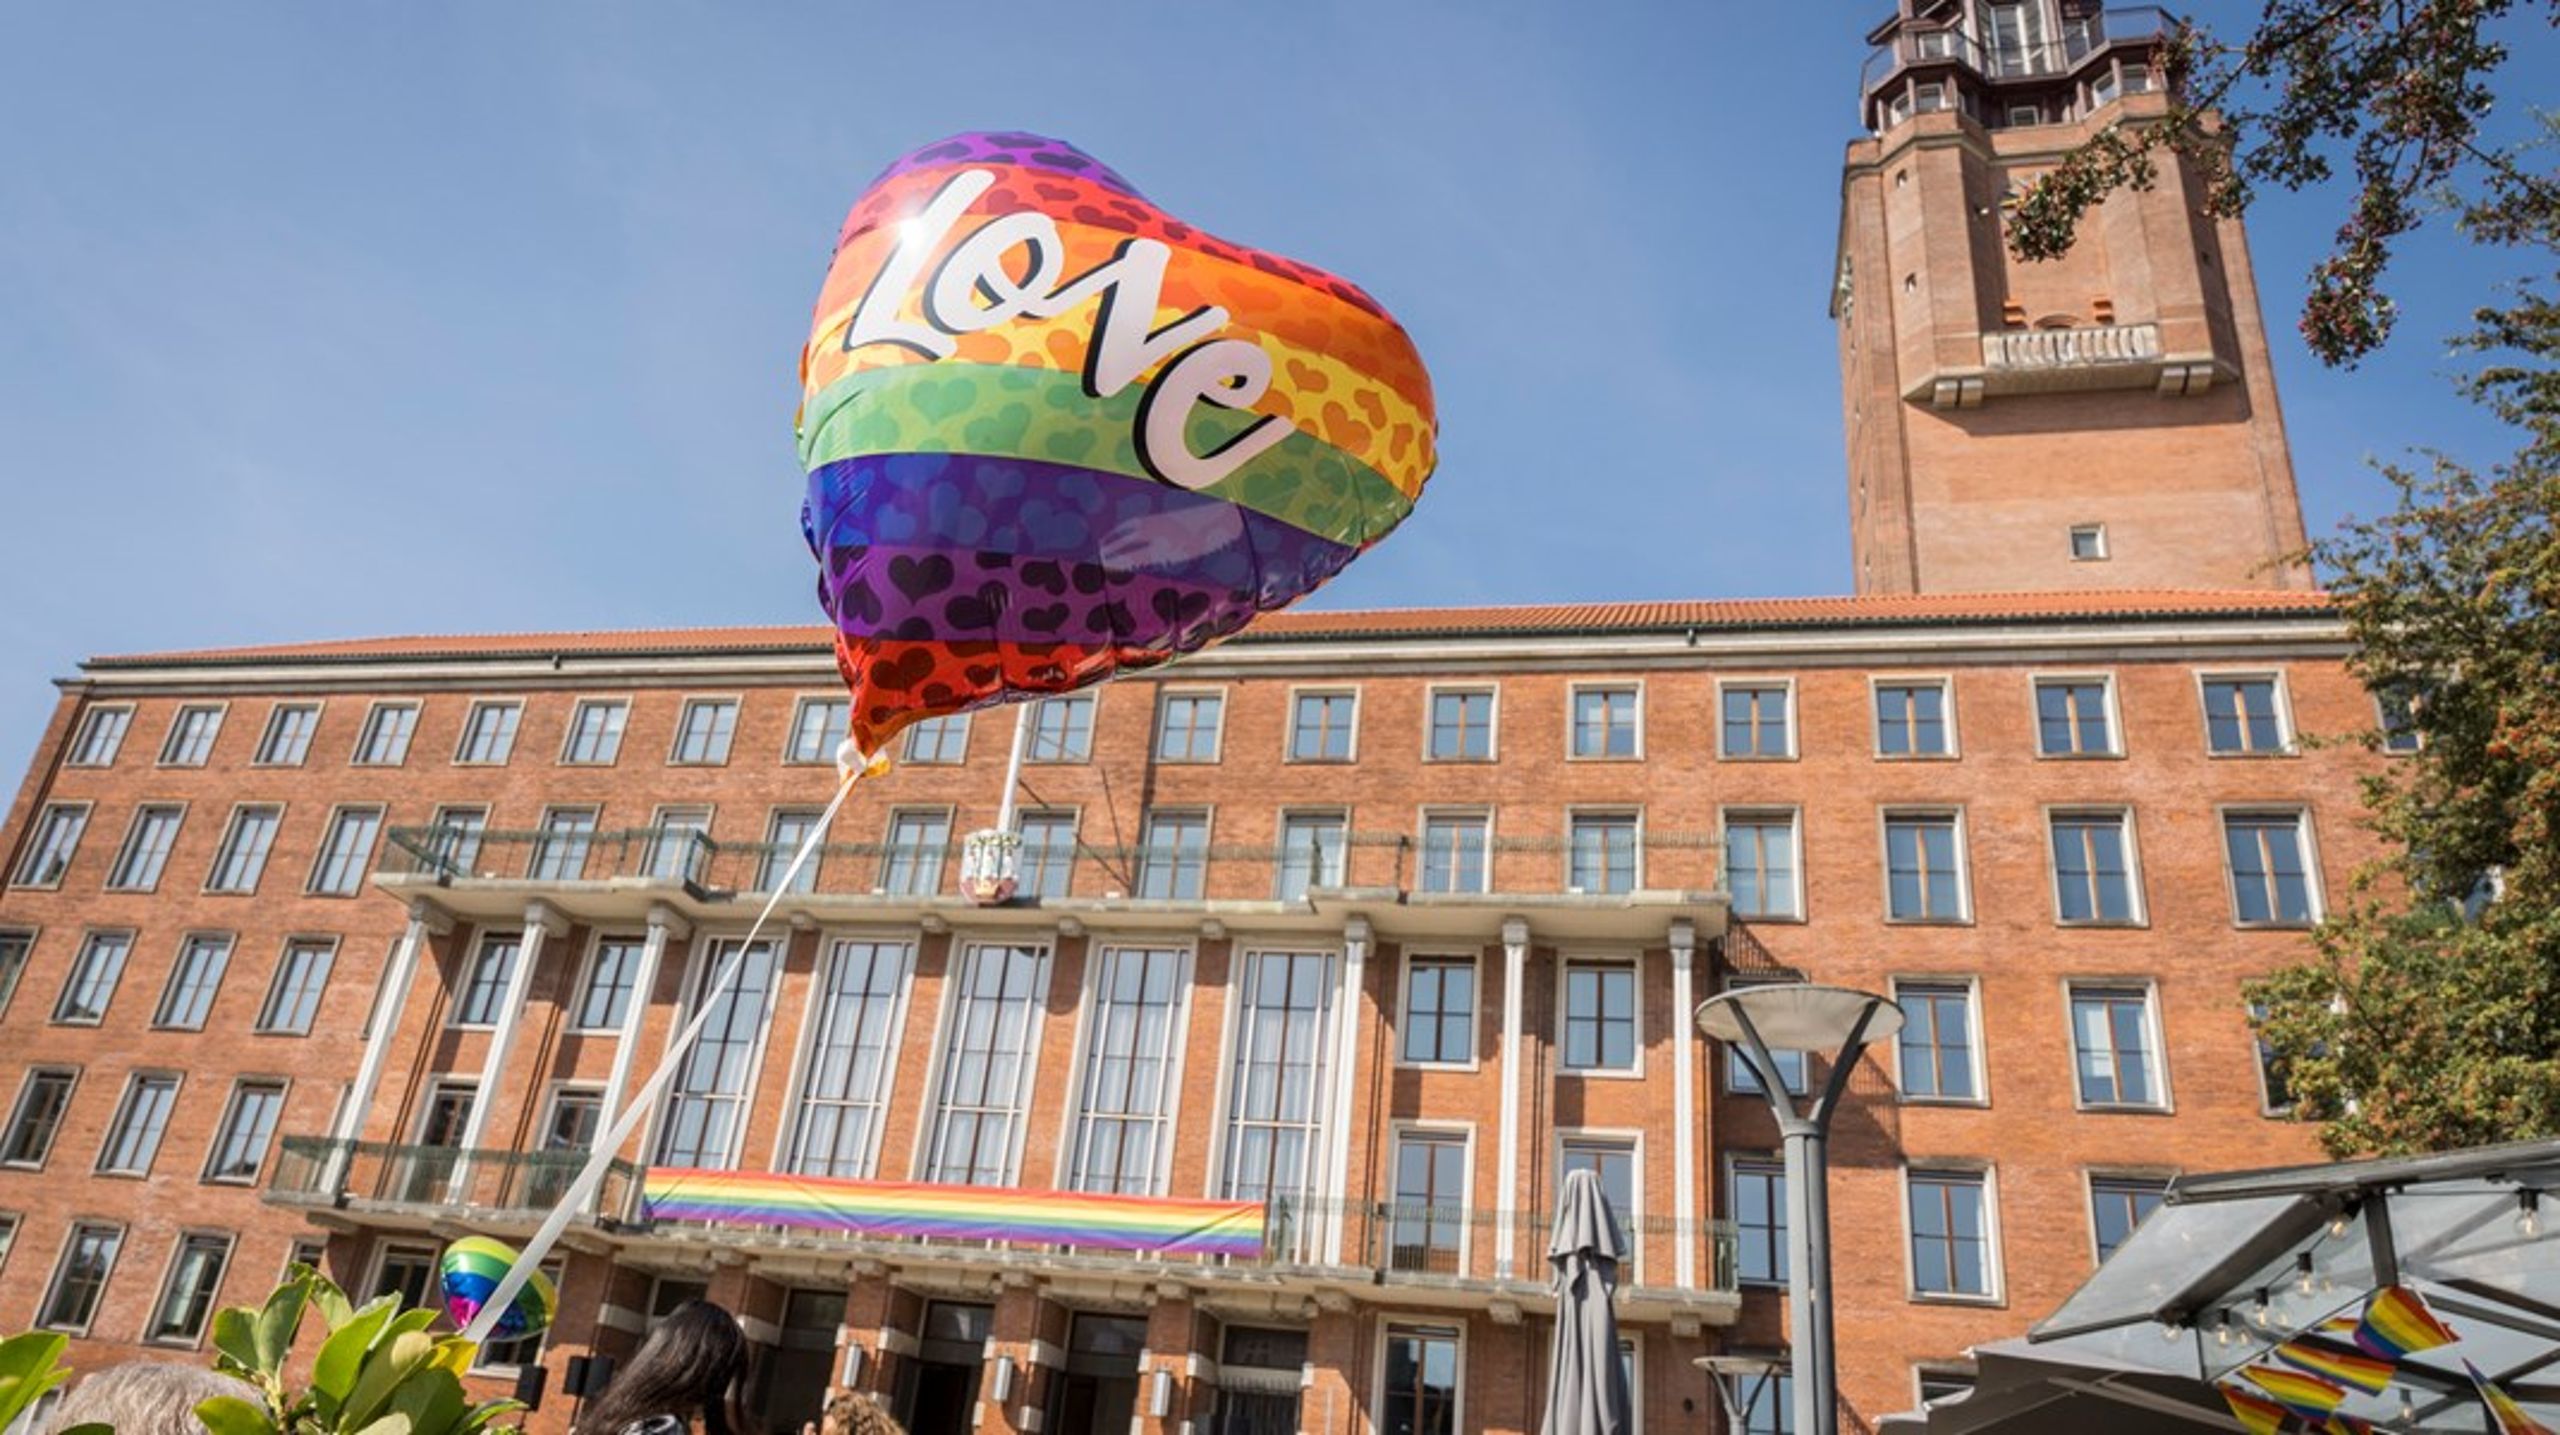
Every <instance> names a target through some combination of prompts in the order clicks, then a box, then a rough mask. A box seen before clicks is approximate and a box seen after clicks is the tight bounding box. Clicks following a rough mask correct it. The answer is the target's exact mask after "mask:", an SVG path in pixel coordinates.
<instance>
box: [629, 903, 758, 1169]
mask: <svg viewBox="0 0 2560 1435" xmlns="http://www.w3.org/2000/svg"><path fill="white" fill-rule="evenodd" d="M733 961H734V962H736V963H737V964H738V976H737V981H736V982H735V983H734V984H733V985H732V986H731V987H730V988H729V989H728V990H727V991H726V992H723V993H722V994H721V995H720V997H719V999H718V1000H717V1001H714V1002H713V1003H711V1016H710V1019H709V1020H707V1021H705V1022H704V1023H703V1025H702V1035H701V1036H700V1037H699V1038H697V1039H696V1040H695V1041H694V1044H693V1049H692V1050H691V1051H688V1052H686V1053H685V1058H684V1064H683V1065H682V1066H681V1067H680V1068H679V1069H678V1070H677V1072H676V1079H675V1084H674V1085H673V1086H672V1087H670V1088H669V1089H668V1092H667V1104H666V1110H665V1114H664V1115H662V1116H661V1117H660V1118H659V1121H660V1127H659V1133H658V1155H657V1163H658V1164H659V1165H661V1166H696V1167H707V1168H711V1169H716V1170H726V1169H728V1168H729V1167H731V1166H733V1165H735V1164H736V1162H737V1159H738V1137H739V1136H740V1135H741V1134H742V1130H743V1128H744V1126H745V1124H746V1123H745V1116H746V1109H747V1099H748V1096H749V1095H750V1092H749V1090H748V1083H749V1081H750V1079H751V1078H752V1077H753V1075H754V1068H755V1062H756V1052H757V1050H758V1048H759V1047H760V1046H761V1045H762V1043H763V1040H764V1026H765V1009H766V1008H767V1006H769V1005H770V1004H771V1001H772V997H773V984H774V978H775V976H776V974H777V972H778V971H779V969H780V967H781V965H782V948H781V946H780V945H779V944H778V943H776V942H774V941H773V940H772V939H771V938H765V939H762V940H759V941H758V942H757V943H756V944H755V945H754V946H752V947H743V945H742V944H741V943H739V942H737V941H735V940H727V941H716V942H713V943H711V944H710V950H709V951H708V952H707V953H706V954H705V957H704V960H703V962H702V963H701V966H700V969H699V970H697V971H696V972H695V973H694V974H693V981H692V983H691V985H692V988H693V990H692V991H691V992H690V993H688V998H689V999H688V1000H687V1001H686V1002H685V1010H684V1012H683V1013H682V1015H681V1016H680V1017H679V1018H678V1020H680V1021H688V1022H689V1021H691V1020H692V1019H693V1017H694V1015H695V1014H696V1013H697V1012H699V1011H700V1010H701V1009H702V1004H703V998H704V997H705V996H707V995H709V993H710V991H711V989H712V984H713V983H714V982H715V981H716V980H718V978H719V976H720V972H721V969H722V968H723V967H725V966H727V965H728V964H730V963H731V962H733Z"/></svg>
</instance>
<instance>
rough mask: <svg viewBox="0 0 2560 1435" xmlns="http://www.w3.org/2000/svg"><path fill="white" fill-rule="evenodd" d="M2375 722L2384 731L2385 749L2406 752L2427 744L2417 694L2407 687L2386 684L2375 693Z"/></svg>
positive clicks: (2411, 751)
mask: <svg viewBox="0 0 2560 1435" xmlns="http://www.w3.org/2000/svg"><path fill="white" fill-rule="evenodd" d="M2373 711H2374V723H2375V725H2376V726H2377V727H2379V728H2380V729H2381V731H2382V750H2383V751H2384V752H2388V753H2395V754H2399V755H2402V756H2406V755H2407V754H2409V753H2413V752H2416V751H2418V750H2419V749H2421V748H2423V747H2425V746H2426V745H2427V735H2426V732H2425V730H2424V729H2422V728H2420V727H2419V726H2418V699H2417V695H2416V694H2414V693H2412V692H2410V691H2409V690H2408V689H2406V688H2398V689H2391V688H2386V689H2384V690H2382V691H2380V692H2377V693H2375V694H2374V695H2373Z"/></svg>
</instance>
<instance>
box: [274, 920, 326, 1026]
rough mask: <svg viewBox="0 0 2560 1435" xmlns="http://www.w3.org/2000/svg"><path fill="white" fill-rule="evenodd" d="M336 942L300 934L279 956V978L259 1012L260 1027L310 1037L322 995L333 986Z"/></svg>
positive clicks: (286, 945)
mask: <svg viewBox="0 0 2560 1435" xmlns="http://www.w3.org/2000/svg"><path fill="white" fill-rule="evenodd" d="M337 958H338V948H337V944H336V943H335V942H331V941H326V940H321V939H316V938H311V937H297V938H295V939H294V940H292V941H290V942H287V943H285V944H284V955H283V956H280V957H278V958H276V976H275V981H274V982H273V983H271V984H270V985H269V986H268V987H267V1002H266V1005H265V1006H264V1007H262V1008H260V1010H259V1012H258V1030H259V1031H261V1032H265V1033H268V1034H270V1035H276V1036H309V1035H310V1034H311V1022H312V1019H313V1018H314V1017H317V1016H318V1015H319V1014H320V996H321V994H322V993H323V992H325V991H327V990H328V989H329V968H330V967H331V966H332V965H333V964H334V963H335V962H336V961H337Z"/></svg>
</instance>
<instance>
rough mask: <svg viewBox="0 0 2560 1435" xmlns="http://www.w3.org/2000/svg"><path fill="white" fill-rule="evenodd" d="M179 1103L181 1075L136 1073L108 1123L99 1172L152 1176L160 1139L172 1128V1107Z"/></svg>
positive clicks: (114, 1174)
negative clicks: (170, 1122) (178, 1076)
mask: <svg viewBox="0 0 2560 1435" xmlns="http://www.w3.org/2000/svg"><path fill="white" fill-rule="evenodd" d="M177 1104H178V1078H176V1077H174V1076H169V1075H164V1074H161V1073H157V1072H137V1073H135V1075H134V1078H133V1079H132V1080H131V1081H128V1082H126V1083H125V1088H124V1099H123V1100H121V1101H119V1102H117V1103H116V1114H115V1118H114V1119H113V1120H111V1121H109V1122H108V1123H107V1139H106V1142H105V1144H103V1145H101V1146H100V1147H99V1148H98V1174H99V1175H101V1176H148V1175H150V1174H151V1162H152V1160H153V1158H155V1157H157V1156H158V1155H159V1154H160V1138H161V1136H162V1135H164V1134H166V1133H167V1131H168V1129H169V1111H170V1108H172V1107H174V1106H176V1105H177Z"/></svg>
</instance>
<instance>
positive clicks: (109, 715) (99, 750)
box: [71, 707, 133, 767]
mask: <svg viewBox="0 0 2560 1435" xmlns="http://www.w3.org/2000/svg"><path fill="white" fill-rule="evenodd" d="M132 726H133V709H131V708H125V707H113V708H108V707H98V708H91V709H89V714H88V716H87V717H84V718H82V719H81V720H80V736H79V737H78V738H76V739H74V740H73V742H72V744H71V766H73V767H108V766H112V765H113V764H114V763H115V760H116V754H117V753H118V752H120V751H122V750H123V748H124V734H125V729H127V728H130V727H132Z"/></svg>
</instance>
